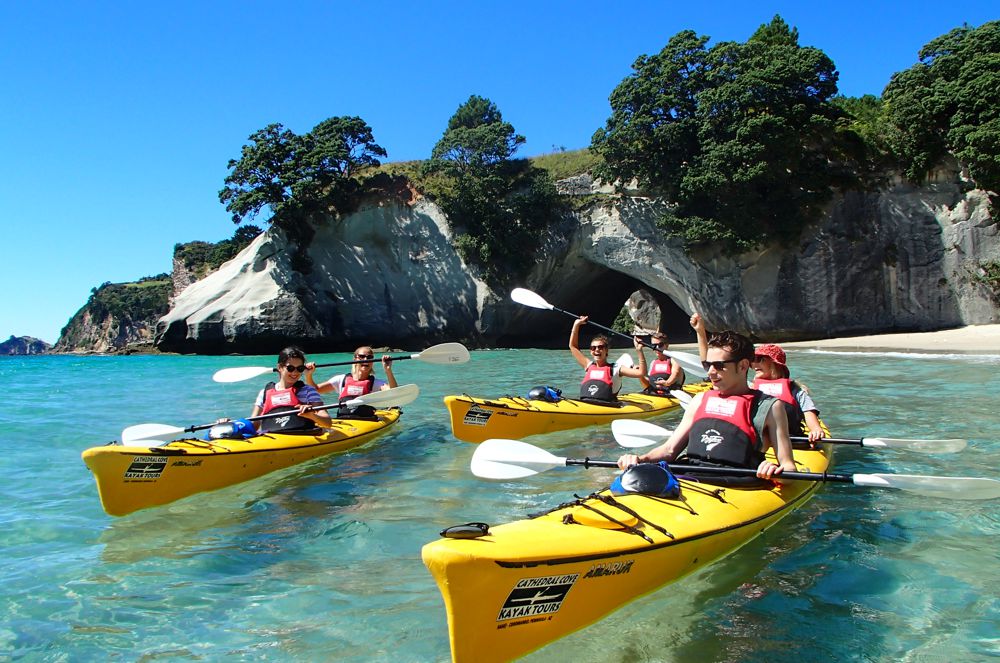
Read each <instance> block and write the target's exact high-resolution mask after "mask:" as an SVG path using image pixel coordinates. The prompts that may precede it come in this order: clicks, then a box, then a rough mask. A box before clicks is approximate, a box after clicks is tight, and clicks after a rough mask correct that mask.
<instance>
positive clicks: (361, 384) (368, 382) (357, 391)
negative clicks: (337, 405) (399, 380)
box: [340, 373, 375, 401]
mask: <svg viewBox="0 0 1000 663" xmlns="http://www.w3.org/2000/svg"><path fill="white" fill-rule="evenodd" d="M374 384H375V376H374V375H369V376H368V378H367V379H365V380H355V379H354V376H353V375H352V374H350V373H348V374H346V375H345V376H344V379H343V380H342V381H341V389H340V400H341V401H349V400H351V399H352V398H357V397H358V396H364V395H365V394H370V393H372V387H373V386H374Z"/></svg>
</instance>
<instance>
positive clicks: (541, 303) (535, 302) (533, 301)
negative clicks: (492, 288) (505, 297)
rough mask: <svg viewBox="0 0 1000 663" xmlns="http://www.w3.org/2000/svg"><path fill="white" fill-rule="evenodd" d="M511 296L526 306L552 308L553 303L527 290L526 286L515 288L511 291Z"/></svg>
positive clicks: (549, 309)
mask: <svg viewBox="0 0 1000 663" xmlns="http://www.w3.org/2000/svg"><path fill="white" fill-rule="evenodd" d="M510 298H511V299H513V300H514V301H515V302H517V303H518V304H524V305H525V306H530V307H531V308H541V309H546V310H548V311H551V310H552V308H553V307H552V304H549V303H548V302H547V301H545V300H544V299H542V298H541V297H539V296H538V295H536V294H535V293H533V292H531V291H530V290H525V289H524V288H514V289H513V290H511V291H510Z"/></svg>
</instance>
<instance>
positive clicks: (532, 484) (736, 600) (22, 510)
mask: <svg viewBox="0 0 1000 663" xmlns="http://www.w3.org/2000/svg"><path fill="white" fill-rule="evenodd" d="M346 358H347V356H346V355H317V356H314V357H311V359H317V360H327V361H338V360H343V359H346ZM272 361H273V358H272V357H186V356H185V357H177V356H144V357H46V356H43V357H26V358H2V359H0V381H2V383H3V384H4V385H5V387H6V393H7V396H6V397H5V404H4V405H3V407H2V408H0V430H2V431H3V433H2V435H0V444H2V449H3V457H2V461H0V549H2V551H3V557H2V560H0V660H22V659H23V660H38V661H63V660H65V661H81V660H82V661H86V660H151V659H157V660H178V661H185V660H196V659H197V660H213V661H214V660H282V661H288V660H294V661H317V660H338V661H390V660H391V661H444V660H447V659H448V657H449V649H448V635H447V626H446V618H445V613H444V608H443V604H442V601H441V598H440V595H439V594H438V591H437V588H436V586H435V584H434V582H433V580H432V578H431V576H430V574H429V573H428V572H427V571H426V570H425V569H424V567H423V564H422V563H421V561H420V548H421V546H422V545H423V544H424V543H426V542H428V541H431V540H433V539H435V538H436V537H437V533H438V531H439V530H441V529H442V528H444V527H446V526H448V525H453V524H459V523H464V522H468V521H473V520H484V521H487V522H490V523H494V524H498V523H501V522H505V521H509V520H513V519H517V518H521V517H524V516H525V515H527V514H528V513H532V512H536V511H538V510H540V509H541V508H543V507H548V506H552V505H555V504H557V503H559V502H562V501H565V500H567V499H570V498H571V495H572V493H573V492H579V493H581V494H582V493H585V492H589V491H591V490H593V489H595V488H597V487H599V486H600V485H602V484H606V482H607V481H608V480H609V478H610V477H611V476H612V475H611V473H610V471H608V470H589V471H588V470H584V469H582V468H565V469H562V468H560V469H555V470H551V471H549V472H546V473H544V474H540V475H537V476H535V477H531V478H528V479H524V480H521V481H519V482H511V483H500V484H497V483H489V482H485V481H482V480H479V479H476V478H475V477H473V476H472V475H471V474H470V472H469V471H468V464H469V459H470V458H471V455H472V452H473V451H474V446H473V445H470V444H466V443H462V442H459V441H457V440H456V439H455V438H453V437H452V436H451V433H450V429H449V425H448V422H447V418H446V412H445V409H444V406H443V404H442V402H441V398H442V397H443V396H444V395H445V394H449V393H461V392H468V393H473V394H477V395H486V396H498V395H502V394H507V393H512V394H524V393H526V392H527V390H528V389H529V388H530V387H531V386H533V385H536V384H550V385H553V386H560V387H562V388H564V389H565V390H566V391H567V393H572V392H573V391H574V390H575V387H574V385H575V384H576V383H577V382H578V380H579V377H578V375H577V374H578V370H577V369H576V368H575V366H574V364H573V363H572V360H571V358H570V357H569V356H568V353H567V352H565V351H563V352H558V351H546V350H517V351H483V352H474V353H473V355H472V360H471V362H470V363H468V364H466V365H464V366H432V365H429V364H423V363H420V362H417V361H408V362H405V363H399V364H397V370H396V374H397V376H398V377H399V379H400V382H401V383H408V382H416V383H418V384H419V385H420V388H421V396H420V398H419V400H418V401H417V402H415V403H413V404H411V405H409V406H407V407H405V408H404V411H405V414H404V417H403V419H402V421H401V423H400V425H398V426H396V427H395V429H394V430H392V431H391V432H390V433H388V434H386V435H385V436H383V437H381V438H379V439H378V440H376V441H375V442H373V443H371V444H369V445H367V446H365V447H362V448H360V449H358V450H355V451H352V452H348V453H345V454H342V455H336V456H330V457H326V458H322V459H318V460H315V461H313V462H310V463H307V464H305V465H302V466H298V467H295V468H290V469H288V470H283V471H280V472H277V473H275V474H272V475H269V476H267V477H263V478H260V479H257V480H254V481H251V482H248V483H245V484H242V485H239V486H235V487H232V488H227V489H224V490H220V491H216V492H213V493H207V494H201V495H197V496H194V497H191V498H188V499H186V500H183V501H180V502H177V503H175V504H173V505H169V506H166V507H160V508H156V509H150V510H146V511H141V512H138V513H135V514H132V515H130V516H127V517H124V518H112V517H110V516H108V515H106V514H105V513H104V512H103V510H102V509H101V506H100V503H99V501H98V497H97V491H96V487H95V485H94V482H93V479H92V477H91V475H90V473H89V471H88V470H87V468H86V466H85V465H84V464H83V461H82V460H81V459H80V452H82V451H83V450H84V449H86V448H87V447H90V446H94V445H97V444H102V443H105V442H107V441H109V440H112V439H116V438H118V437H119V436H120V432H121V430H122V428H124V427H125V426H128V425H132V424H136V423H143V422H160V423H167V424H171V425H179V426H185V425H189V424H198V423H205V422H210V421H213V420H214V419H215V418H216V417H219V416H243V415H246V414H247V413H248V412H249V409H250V404H251V401H252V399H253V397H254V396H255V395H256V393H257V390H258V389H259V388H260V386H262V384H263V382H265V381H266V379H262V380H251V381H248V382H244V383H236V384H228V385H222V384H216V383H214V382H212V381H211V379H210V377H211V375H212V373H213V372H215V371H216V370H217V369H219V368H223V367H227V366H236V365H270V363H271V362H272ZM789 361H790V364H791V366H792V368H793V373H794V374H795V375H796V376H798V377H799V378H800V379H801V380H802V381H804V382H805V383H806V384H808V385H809V386H810V387H811V388H812V391H813V393H814V395H815V397H816V399H817V402H818V403H819V405H820V407H821V409H822V410H823V415H824V419H825V420H826V422H827V423H828V424H829V425H830V427H831V428H832V429H833V431H834V432H835V433H836V434H837V435H838V436H843V437H860V436H863V435H868V436H882V437H915V438H937V437H965V438H968V439H969V440H970V446H969V448H968V449H966V450H965V451H963V452H961V453H959V454H953V455H939V456H931V455H923V454H916V453H906V452H900V451H895V452H893V451H877V450H864V449H856V448H841V449H840V450H839V451H838V455H837V465H836V469H837V470H838V471H842V472H864V473H871V472H898V473H911V474H937V475H966V476H988V477H997V476H1000V441H998V438H1000V355H996V354H994V355H969V354H951V353H949V352H948V349H947V348H942V349H941V351H940V352H939V353H937V354H922V355H917V354H905V353H893V354H891V355H890V354H886V353H876V352H866V353H837V354H833V353H822V352H814V351H793V352H790V353H789ZM326 370H331V369H326ZM628 382H629V381H626V386H628ZM675 418H676V416H668V417H665V418H662V419H659V420H654V421H656V423H661V424H663V425H668V426H669V425H670V424H671V423H672V422H673V421H674V420H675ZM528 441H529V442H531V443H533V444H537V445H540V446H543V447H544V448H546V449H548V450H550V451H552V452H554V453H557V454H559V455H566V456H573V457H582V456H584V455H588V456H591V457H595V458H616V457H617V456H618V454H619V453H620V450H619V449H618V448H617V447H616V445H615V444H614V441H613V438H612V437H611V435H610V431H609V430H606V429H602V428H594V429H584V430H578V431H568V432H565V433H559V434H555V435H550V436H541V437H532V438H529V440H528ZM998 536H1000V500H995V501H987V502H964V501H937V500H933V499H928V498H924V497H919V496H916V495H912V494H909V493H902V492H898V491H889V490H876V489H860V488H853V487H848V486H837V485H831V486H827V487H825V488H824V489H823V490H821V491H820V492H819V494H818V495H817V497H816V498H815V499H813V500H812V501H811V502H810V503H809V504H807V505H806V506H804V507H803V508H802V509H800V510H799V511H797V512H795V513H794V514H792V515H790V516H789V517H787V518H786V519H784V520H783V521H782V522H781V523H780V524H779V525H778V526H776V527H774V528H773V529H771V530H769V531H768V532H767V533H766V534H765V535H764V536H763V537H761V538H758V539H757V540H755V541H754V542H752V543H750V544H748V545H747V546H745V547H744V548H742V549H741V550H739V551H737V552H736V553H735V554H734V555H732V556H730V557H728V558H726V559H725V560H723V561H721V562H719V563H716V564H714V565H712V566H710V567H708V568H707V569H705V570H703V571H701V572H700V573H698V574H695V575H692V576H689V577H687V578H685V579H683V580H681V581H680V582H677V583H675V584H673V585H669V586H667V587H665V588H663V589H661V590H659V591H657V592H655V593H653V594H651V595H649V596H646V597H644V598H642V599H640V600H637V601H634V602H632V603H631V604H629V605H627V606H626V607H624V608H623V609H621V610H619V611H617V612H615V613H613V614H612V615H611V616H609V617H607V618H606V619H604V620H603V621H601V622H599V623H597V624H595V625H594V626H591V627H590V628H588V629H585V630H583V631H581V632H579V633H576V634H574V635H571V636H569V637H567V638H564V639H562V640H559V641H557V642H556V643H554V644H552V645H550V646H548V647H546V648H544V649H542V650H540V651H539V652H537V653H535V654H533V655H532V656H530V657H528V660H532V661H569V660H572V661H580V662H588V661H593V662H595V663H606V662H608V661H622V662H625V661H628V662H632V661H762V662H767V663H773V662H774V661H803V660H823V659H828V660H858V661H896V660H912V661H939V660H942V661H943V660H951V661H969V660H984V659H989V658H997V657H1000V599H998V588H1000V564H998V561H1000V552H998V550H1000V547H998V545H997V543H998V541H1000V538H998Z"/></svg>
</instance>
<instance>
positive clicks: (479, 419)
mask: <svg viewBox="0 0 1000 663" xmlns="http://www.w3.org/2000/svg"><path fill="white" fill-rule="evenodd" d="M492 416H493V410H486V409H484V408H481V407H479V406H478V405H476V404H475V403H473V404H472V407H470V408H469V411H468V412H466V413H465V417H464V418H463V419H462V423H463V424H465V425H466V426H485V425H486V422H487V421H489V420H490V417H492Z"/></svg>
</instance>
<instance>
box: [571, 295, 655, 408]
mask: <svg viewBox="0 0 1000 663" xmlns="http://www.w3.org/2000/svg"><path fill="white" fill-rule="evenodd" d="M588 319H589V318H588V317H587V316H585V315H581V316H580V317H579V318H577V319H576V320H575V321H574V322H573V330H572V331H571V332H570V334H569V351H570V352H571V353H572V354H573V358H574V359H576V361H577V363H578V364H580V366H582V367H583V369H584V371H585V372H584V376H583V381H582V382H581V383H580V400H582V401H595V402H598V403H615V402H617V401H618V391H619V390H620V389H621V387H622V379H621V376H623V375H624V376H626V377H630V378H641V377H642V376H643V374H644V373H645V372H646V371H645V367H644V366H643V367H642V368H639V367H632V366H618V365H617V364H609V363H608V337H607V336H605V335H604V334H598V335H597V336H595V337H594V338H592V339H591V341H590V357H587V356H586V355H584V354H583V353H582V352H581V351H580V348H579V347H578V346H579V343H580V327H582V326H583V325H585V324H587V320H588ZM636 347H641V346H639V345H638V343H637V344H636Z"/></svg>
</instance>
